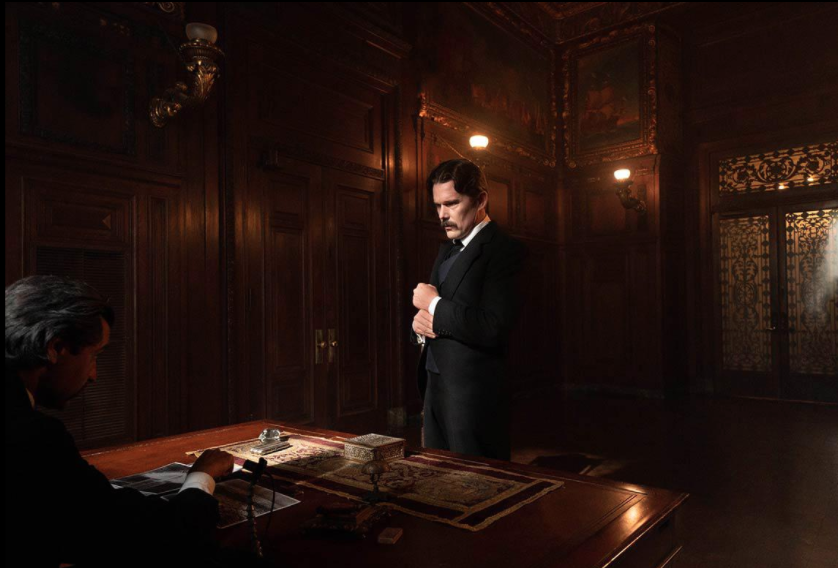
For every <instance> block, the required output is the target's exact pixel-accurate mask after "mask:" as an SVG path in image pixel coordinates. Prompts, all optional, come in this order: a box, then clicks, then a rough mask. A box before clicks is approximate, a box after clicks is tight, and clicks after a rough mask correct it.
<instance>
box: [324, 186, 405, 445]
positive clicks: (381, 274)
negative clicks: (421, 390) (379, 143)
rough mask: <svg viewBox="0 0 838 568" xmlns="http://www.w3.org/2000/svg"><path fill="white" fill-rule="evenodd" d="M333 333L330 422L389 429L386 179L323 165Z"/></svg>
mask: <svg viewBox="0 0 838 568" xmlns="http://www.w3.org/2000/svg"><path fill="white" fill-rule="evenodd" d="M324 184H325V186H326V216H327V221H326V234H327V237H326V242H327V246H326V249H327V252H326V254H327V259H326V270H325V275H326V290H325V292H326V295H325V297H324V304H325V307H326V318H325V321H326V327H327V329H326V333H327V337H326V339H327V343H328V353H327V361H328V370H327V372H328V385H329V388H328V393H327V396H328V404H329V407H330V425H331V426H333V427H335V428H337V429H340V430H346V431H349V432H373V431H378V429H379V428H381V427H383V426H384V413H383V407H384V403H385V401H384V395H385V394H386V393H385V391H384V390H383V388H384V384H383V381H382V380H381V377H380V374H379V369H381V368H383V358H384V357H385V356H386V355H385V354H386V350H385V349H384V342H385V341H386V337H387V336H388V334H387V330H388V329H389V324H388V313H387V295H386V290H385V284H386V276H387V258H388V254H387V247H386V246H383V245H384V244H385V243H386V242H387V238H386V236H385V234H384V229H385V227H384V223H382V221H381V220H382V219H383V215H384V207H383V205H384V203H383V193H382V192H383V187H384V186H383V181H382V180H379V179H375V178H369V177H365V176H361V175H357V174H353V173H348V172H342V171H338V170H332V169H324Z"/></svg>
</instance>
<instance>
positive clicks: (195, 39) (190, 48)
mask: <svg viewBox="0 0 838 568" xmlns="http://www.w3.org/2000/svg"><path fill="white" fill-rule="evenodd" d="M186 37H187V38H189V41H187V42H184V43H182V44H181V46H180V49H179V50H178V52H179V55H180V57H181V59H182V60H183V62H184V63H185V64H186V70H187V71H189V74H190V79H189V82H190V84H189V85H187V84H186V83H184V82H182V81H178V82H177V83H175V86H174V87H172V88H170V89H166V91H165V92H164V93H163V96H162V97H154V98H153V99H151V104H149V107H148V114H149V116H150V117H151V123H152V124H154V126H156V127H158V128H162V127H163V126H166V122H168V120H169V119H170V118H173V117H174V116H175V115H176V114H177V113H178V112H180V110H181V109H182V108H183V107H184V106H195V105H198V104H200V103H203V102H204V101H206V100H207V97H208V96H209V94H210V91H212V86H213V84H214V83H215V80H216V79H217V78H218V76H219V72H218V65H217V63H218V61H219V60H220V59H221V58H222V57H224V52H223V51H221V50H220V49H218V48H217V47H216V46H215V40H216V39H218V32H217V31H216V29H215V28H214V27H212V26H210V25H209V24H199V23H191V24H187V25H186Z"/></svg>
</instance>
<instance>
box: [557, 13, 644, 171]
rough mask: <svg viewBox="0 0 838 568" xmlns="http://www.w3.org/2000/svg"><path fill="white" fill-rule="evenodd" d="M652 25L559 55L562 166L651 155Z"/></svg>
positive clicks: (577, 47) (620, 31) (607, 37)
mask: <svg viewBox="0 0 838 568" xmlns="http://www.w3.org/2000/svg"><path fill="white" fill-rule="evenodd" d="M655 53H656V39H655V26H653V25H639V26H634V27H632V28H628V29H625V30H619V31H614V32H612V33H610V34H608V35H605V36H601V37H597V38H594V39H593V40H590V41H587V42H584V43H581V44H579V45H575V46H571V47H570V48H568V49H567V50H566V51H565V52H564V54H563V56H562V59H563V71H564V78H565V84H564V96H563V103H564V109H563V112H562V117H563V119H564V120H563V123H564V135H565V162H566V164H567V165H568V167H571V168H575V167H577V166H585V165H590V164H595V163H599V162H610V161H614V160H621V159H625V158H631V157H635V156H642V155H647V154H654V153H657V144H656V137H657V132H656V128H657V120H656V111H657V94H656V86H655Z"/></svg>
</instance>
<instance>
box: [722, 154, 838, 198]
mask: <svg viewBox="0 0 838 568" xmlns="http://www.w3.org/2000/svg"><path fill="white" fill-rule="evenodd" d="M718 168H719V171H718V176H719V177H718V180H719V193H720V194H722V195H725V196H728V195H731V196H732V195H742V194H749V193H756V192H766V191H777V190H780V191H782V190H784V189H789V190H794V189H800V188H818V187H823V186H826V185H830V184H834V183H836V182H838V142H826V143H823V144H810V145H806V146H797V147H794V148H783V149H778V150H773V151H767V152H760V153H754V154H748V155H744V156H735V157H731V158H725V159H722V160H719V165H718Z"/></svg>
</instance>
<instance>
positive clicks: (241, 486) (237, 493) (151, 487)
mask: <svg viewBox="0 0 838 568" xmlns="http://www.w3.org/2000/svg"><path fill="white" fill-rule="evenodd" d="M189 468H190V466H189V465H187V464H184V463H170V464H169V465H164V466H163V467H158V468H157V469H153V470H151V471H145V472H143V473H138V474H135V475H129V476H127V477H122V478H119V479H112V480H111V485H112V486H113V487H115V488H117V489H122V488H130V489H136V490H137V491H139V492H140V493H142V494H143V495H156V496H158V497H162V498H163V499H166V500H168V499H169V498H171V497H173V496H174V495H177V492H178V491H180V486H181V485H183V482H184V481H185V480H186V474H187V473H189ZM239 470H241V466H240V465H235V466H234V467H233V472H234V473H235V472H237V471H239ZM249 485H250V484H249V483H248V482H247V481H244V480H243V479H227V480H224V481H220V482H218V483H216V485H215V493H214V496H215V498H216V499H218V512H219V514H220V516H221V519H220V520H219V522H218V528H220V529H223V528H225V527H229V526H232V525H235V524H238V523H241V522H243V521H245V520H247V491H248V487H249ZM271 500H274V504H273V510H274V511H278V510H279V509H284V508H285V507H290V506H291V505H296V504H297V503H299V501H297V500H296V499H292V498H291V497H288V496H287V495H282V494H281V493H277V494H276V498H274V496H273V491H271V490H270V489H267V488H265V487H261V486H259V485H257V486H256V487H255V488H254V492H253V511H254V513H255V514H256V516H257V517H261V516H262V515H264V514H267V513H270V512H271Z"/></svg>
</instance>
